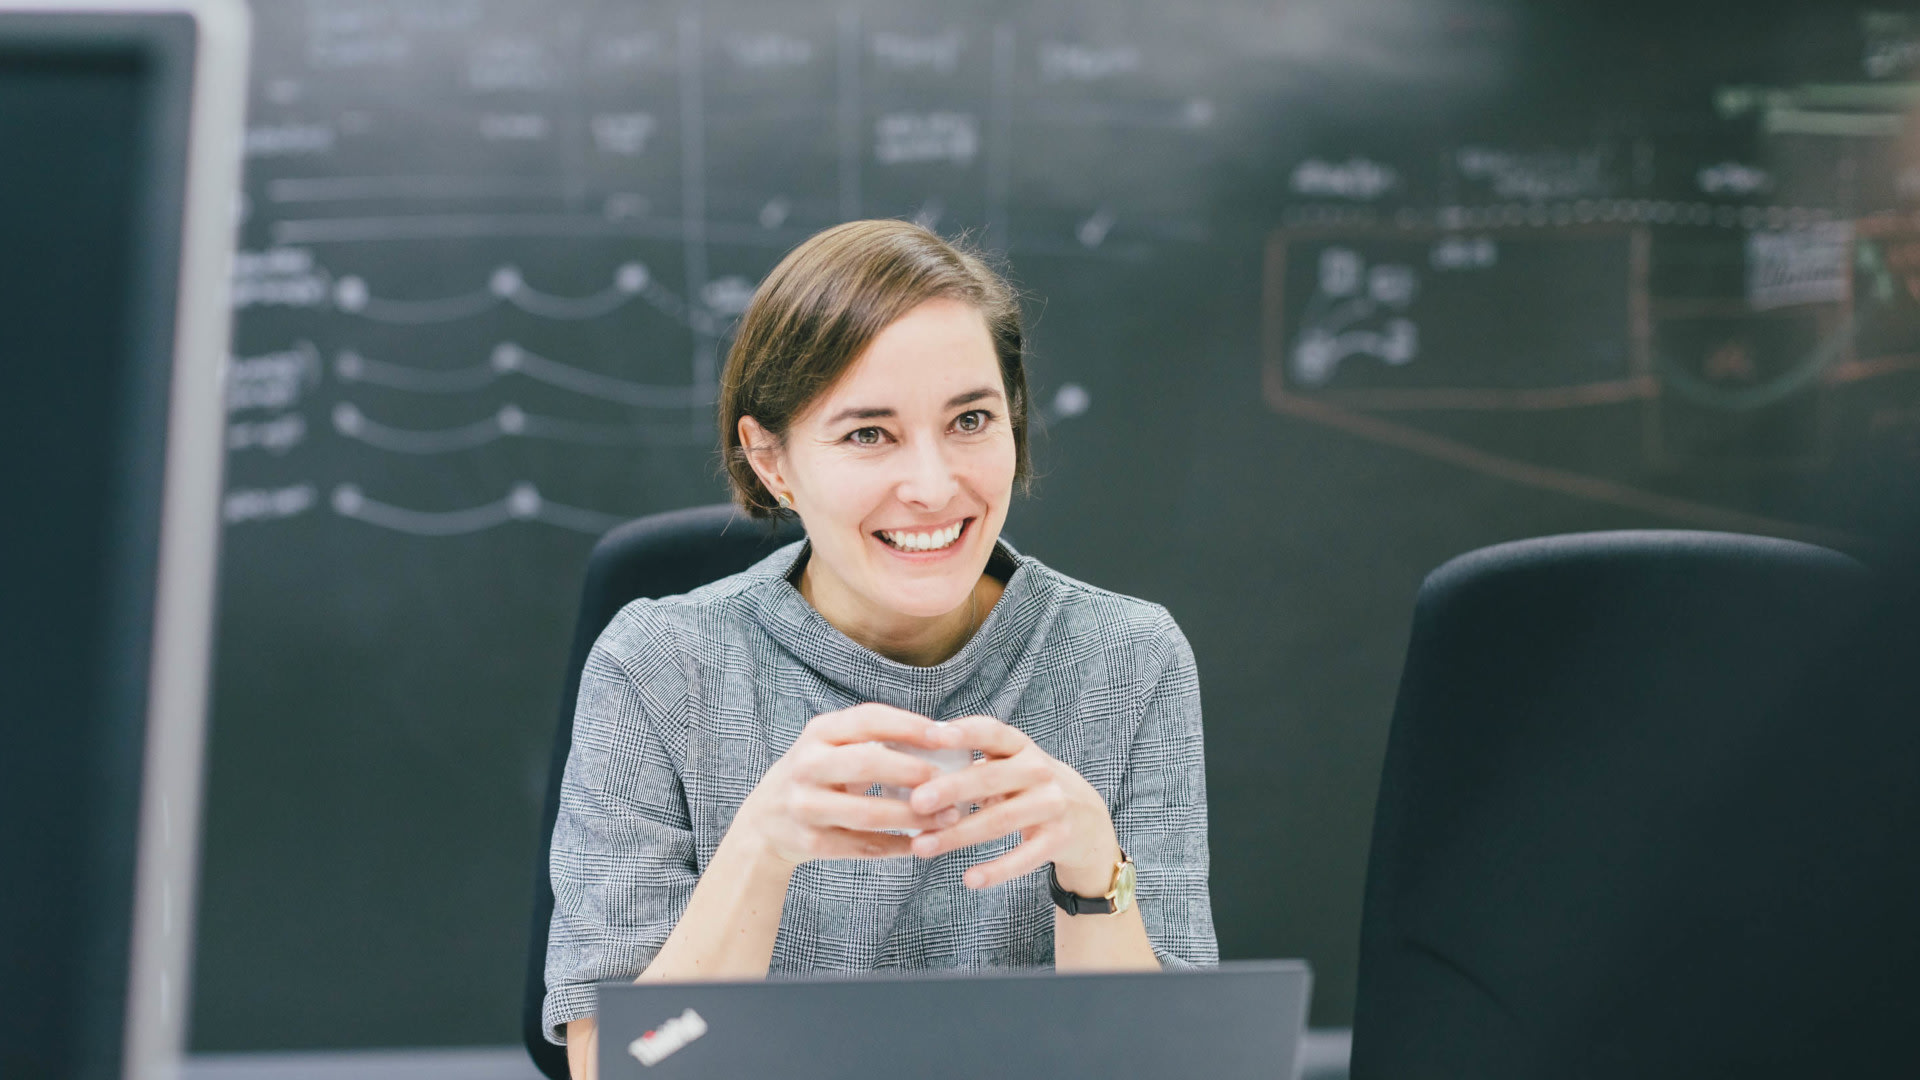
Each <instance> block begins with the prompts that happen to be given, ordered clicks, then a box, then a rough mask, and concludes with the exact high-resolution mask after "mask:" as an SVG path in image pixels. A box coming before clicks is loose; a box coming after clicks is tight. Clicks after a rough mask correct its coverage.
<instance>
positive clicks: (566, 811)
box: [544, 541, 1219, 1042]
mask: <svg viewBox="0 0 1920 1080" xmlns="http://www.w3.org/2000/svg"><path fill="white" fill-rule="evenodd" d="M807 550H808V549H807V547H806V542H805V541H800V542H797V543H794V544H791V545H789V546H787V547H784V548H782V549H780V550H779V551H776V552H774V553H773V554H771V555H769V556H767V557H766V558H765V559H763V560H761V561H760V562H759V563H757V564H755V565H754V566H753V567H751V568H749V569H747V570H745V571H742V572H741V573H738V574H735V575H733V576H732V577H728V578H723V579H721V580H720V581H716V582H714V583H713V584H711V585H707V586H705V587H703V588H700V589H696V590H694V591H693V592H690V593H687V594H686V595H684V596H673V597H667V598H665V599H660V600H636V601H634V602H633V603H631V604H628V605H627V606H626V607H625V608H623V609H622V610H621V611H620V613H619V615H617V616H616V617H615V618H614V620H613V622H612V623H611V624H609V625H608V626H607V629H606V630H605V631H604V632H603V633H602V634H601V635H600V639H599V641H597V642H596V643H595V644H594V647H593V651H592V653H591V654H590V655H589V656H588V657H587V664H586V669H585V671H584V672H583V674H582V675H581V678H580V697H579V704H578V708H577V711H576V713H575V718H574V731H573V751H572V754H571V755H570V756H569V757H568V758H567V765H566V773H565V775H564V778H563V779H562V781H561V788H560V813H559V817H558V819H557V820H556V821H555V822H554V827H553V856H552V863H551V867H550V870H551V874H552V879H553V899H554V905H553V924H552V928H551V936H550V937H549V938H548V942H547V968H546V982H547V1000H546V1008H545V1015H544V1019H545V1023H546V1030H547V1037H548V1038H549V1039H551V1040H553V1041H555V1042H562V1041H564V1035H565V1025H566V1023H567V1022H568V1021H570V1020H574V1019H577V1018H579V1017H582V1016H588V1015H591V1014H592V1013H593V1010H594V997H593V984H594V983H596V982H604V981H609V980H616V979H631V978H634V977H635V976H637V975H639V974H640V972H641V971H642V970H644V969H645V968H646V966H647V964H648V963H650V962H651V961H652V959H653V957H654V954H655V953H657V952H658V951H659V949H660V946H661V945H662V944H663V943H664V942H665V941H666V939H667V934H668V933H669V932H670V931H672V929H673V926H674V923H675V922H677V921H678V920H679V918H680V915H681V913H682V912H684V911H685V910H686V907H687V900H688V898H689V897H690V896H692V894H693V887H694V884H695V882H696V881H698V879H699V877H700V873H701V871H702V870H703V869H705V867H706V866H707V864H708V862H709V861H710V860H712V858H713V854H714V850H715V849H716V848H718V847H719V846H720V839H721V837H723V836H724V835H725V834H726V831H727V826H728V824H729V823H730V822H731V821H732V820H733V814H734V811H735V810H736V809H737V808H738V807H739V806H740V803H741V801H742V800H743V799H745V798H746V796H747V794H748V792H750V791H752V790H753V787H754V785H755V784H757V783H758V782H759V780H760V777H761V776H762V775H764V774H765V773H766V771H767V769H768V767H769V766H771V765H772V764H773V762H774V761H775V760H776V759H778V758H779V757H780V755H781V754H783V753H785V752H786V750H787V748H788V747H789V746H791V745H792V744H793V741H794V739H795V738H796V737H797V736H798V735H799V733H800V729H801V728H802V727H803V726H805V725H806V723H807V721H809V720H810V719H812V718H813V717H815V716H817V715H819V714H821V713H825V712H831V711H834V710H837V709H844V708H847V707H849V706H852V705H856V704H859V703H861V702H868V701H878V702H884V703H886V704H889V705H894V706H897V707H899V708H903V709H909V710H912V711H913V712H917V713H920V714H922V715H925V716H930V717H933V718H934V719H938V720H950V719H954V718H957V717H961V716H971V715H976V714H988V715H992V716H995V717H998V718H999V719H1000V720H1002V721H1004V722H1006V723H1008V724H1011V725H1013V726H1015V727H1017V728H1019V729H1020V730H1021V731H1024V732H1026V734H1027V735H1028V736H1029V737H1031V738H1032V739H1033V740H1034V741H1035V742H1036V743H1038V744H1039V745H1040V747H1041V748H1042V749H1044V750H1046V752H1047V753H1049V754H1051V755H1053V756H1054V757H1055V758H1057V759H1058V760H1060V761H1063V762H1065V763H1066V764H1068V765H1071V766H1072V767H1073V768H1074V769H1076V770H1078V771H1079V773H1080V775H1081V776H1084V777H1086V779H1087V780H1088V782H1089V783H1091V784H1092V785H1093V787H1094V788H1095V789H1096V790H1098V791H1099V792H1100V794H1101V795H1102V796H1104V797H1105V798H1106V801H1107V807H1108V809H1109V810H1110V811H1111V812H1112V815H1113V823H1114V827H1115V829H1116V830H1117V831H1118V833H1119V836H1120V845H1121V847H1123V848H1125V849H1126V852H1127V854H1128V855H1130V856H1132V858H1133V860H1134V865H1135V867H1136V869H1137V871H1138V875H1139V877H1138V886H1137V892H1136V896H1137V903H1138V904H1139V908H1140V915H1141V917H1142V918H1143V919H1144V920H1145V922H1146V927H1147V937H1148V939H1149V940H1150V941H1151V942H1152V944H1153V949H1154V952H1155V953H1157V954H1158V955H1159V957H1160V960H1161V963H1163V964H1165V965H1167V966H1172V967H1184V966H1189V965H1212V964H1215V963H1217V962H1218V960H1219V947H1218V946H1217V945H1216V943H1215V941H1214V935H1213V913H1212V908H1211V906H1210V903H1209V901H1208V897H1207V794H1206V775H1205V769H1204V763H1203V758H1202V753H1201V737H1200V684H1199V680H1198V677H1197V675H1196V673H1195V670H1194V663H1193V651H1192V650H1191V649H1190V648H1189V647H1188V645H1187V640H1186V638H1185V636H1183V635H1182V634H1181V633H1180V628H1179V627H1178V626H1176V625H1175V624H1174V621H1173V617H1172V616H1171V615H1169V614H1168V613H1167V611H1166V609H1165V608H1163V607H1160V606H1159V605H1157V604H1150V603H1147V602H1145V601H1142V600H1135V599H1133V598H1131V597H1126V596H1121V595H1118V594H1116V593H1111V592H1106V591H1104V590H1101V589H1096V588H1094V587H1092V586H1090V585H1087V584H1084V583H1082V582H1079V581H1076V580H1074V579H1073V578H1070V577H1067V576H1066V575H1065V574H1061V573H1059V572H1057V571H1055V570H1051V569H1049V568H1048V567H1046V566H1044V565H1042V564H1041V563H1040V561H1039V560H1037V559H1034V558H1033V557H1031V556H1027V555H1021V554H1018V553H1016V552H1014V551H1013V549H1012V548H1011V547H1009V546H1007V545H1005V544H1004V543H1003V544H1001V545H999V547H998V548H997V549H996V550H995V552H994V557H993V559H992V560H991V561H990V562H989V563H988V570H989V572H991V573H993V574H994V575H995V576H997V577H1000V578H1002V579H1003V580H1005V581H1006V591H1005V593H1004V594H1003V595H1002V596H1001V598H1000V600H999V602H998V603H996V604H995V605H994V606H993V609H992V610H991V611H990V612H989V613H988V615H987V618H986V621H985V622H984V623H983V624H982V625H981V627H980V629H979V630H978V631H977V632H976V633H975V634H974V636H973V638H972V640H970V641H968V642H967V644H966V645H965V646H963V647H962V648H961V650H960V651H959V652H958V653H956V654H954V655H953V656H952V657H950V658H949V659H947V660H945V661H942V662H941V663H939V664H935V665H933V666H932V667H916V666H912V665H908V664H901V663H896V662H894V661H892V660H889V659H887V658H886V657H883V656H881V655H879V654H878V653H875V652H873V651H872V650H870V649H867V648H865V647H864V646H861V645H859V644H857V643H855V642H854V641H853V640H852V639H850V638H848V637H847V636H846V635H845V634H842V633H841V632H840V631H839V630H837V629H835V628H834V627H833V626H832V625H831V624H829V623H828V622H827V621H826V619H824V618H823V617H821V615H820V613H819V612H817V611H815V610H814V609H813V607H812V605H810V604H808V603H807V601H806V600H805V599H804V598H803V597H802V596H801V595H800V592H799V590H798V589H796V588H795V587H794V586H793V584H792V583H791V581H790V575H791V574H792V572H793V570H794V569H795V568H796V567H797V566H798V565H799V564H800V560H801V559H803V558H805V557H806V553H807ZM1015 841H1016V838H1014V837H1008V838H1006V839H1003V840H999V841H995V842H993V843H988V844H981V845H978V846H976V847H972V848H966V849H963V850H960V851H955V852H949V853H947V854H945V855H941V856H939V857H937V858H933V859H926V860H922V859H915V858H912V857H903V858H891V859H846V860H828V861H817V862H810V863H806V864H804V865H802V866H801V867H800V868H799V869H798V870H796V871H795V872H794V875H793V881H792V884H791V886H790V887H789V888H788V891H787V899H786V908H785V911H784V912H783V914H782V915H781V920H780V931H779V934H778V936H777V937H776V939H775V941H774V946H773V962H772V967H771V971H770V974H772V975H773V976H775V977H778V976H780V975H799V974H809V973H816V972H817V973H825V972H866V971H887V970H895V971H897V970H916V969H918V970H924V969H963V970H965V969H983V968H1010V967H1033V966H1047V965H1051V964H1052V963H1053V901H1052V899H1051V898H1050V897H1049V896H1048V893H1047V871H1046V869H1045V868H1044V867H1043V868H1041V869H1040V870H1037V871H1035V872H1034V873H1031V874H1027V875H1026V876H1024V877H1021V878H1018V879H1016V880H1014V881H1010V882H1007V883H1005V884H1003V885H999V886H996V887H994V888H990V889H984V890H973V889H968V888H967V887H966V886H964V885H962V884H961V881H960V877H961V874H962V873H963V872H964V871H965V870H966V868H967V867H969V866H972V865H975V864H977V863H981V862H985V861H986V860H988V859H991V858H993V857H995V856H997V855H1000V854H1002V853H1004V852H1006V851H1008V850H1011V848H1012V847H1013V845H1014V843H1015Z"/></svg>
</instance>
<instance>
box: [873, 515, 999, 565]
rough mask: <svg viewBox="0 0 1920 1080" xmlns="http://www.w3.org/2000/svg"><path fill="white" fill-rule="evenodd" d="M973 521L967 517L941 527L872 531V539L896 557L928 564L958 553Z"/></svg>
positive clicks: (925, 526) (930, 526)
mask: <svg viewBox="0 0 1920 1080" xmlns="http://www.w3.org/2000/svg"><path fill="white" fill-rule="evenodd" d="M974 520H975V519H974V518H970V517H969V518H961V519H959V520H958V521H952V522H948V523H946V524H944V525H923V526H913V527H907V528H900V529H875V530H874V531H873V537H874V538H875V539H876V540H879V541H880V546H881V547H883V548H886V549H887V551H888V552H890V553H891V554H893V555H895V556H898V557H900V558H903V559H911V560H912V561H914V562H929V561H932V560H935V559H940V558H944V557H946V556H949V555H953V554H955V553H957V552H958V551H960V549H961V544H960V538H961V537H962V536H965V535H966V534H967V530H968V529H969V528H971V527H972V525H973V522H974Z"/></svg>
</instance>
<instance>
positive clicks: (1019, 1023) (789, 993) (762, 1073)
mask: <svg viewBox="0 0 1920 1080" xmlns="http://www.w3.org/2000/svg"><path fill="white" fill-rule="evenodd" d="M1312 983H1313V976H1312V974H1311V972H1310V971H1309V970H1308V968H1307V965H1306V964H1305V963H1303V962H1301V961H1297V960H1258V961H1242V962H1234V963H1227V964H1223V965H1221V966H1220V967H1218V968H1210V969H1203V970H1190V971H1159V972H1138V973H1127V974H1112V975H1056V974H1054V973H1052V972H1050V971H1049V972H1039V971H1037V972H1003V973H995V974H985V975H983V974H965V975H961V974H942V975H910V976H867V977H859V978H851V977H836V978H827V979H819V978H814V979H780V980H771V981H767V982H746V983H717V982H715V983H604V984H602V985H601V986H600V1077H601V1080H628V1078H634V1077H644V1078H646V1080H655V1078H659V1080H675V1078H694V1077H700V1078H706V1077H727V1078H729V1080H732V1078H737V1077H747V1078H757V1077H768V1078H773V1077H778V1078H779V1080H828V1078H834V1080H838V1078H841V1077H849V1076H868V1077H901V1078H903V1080H905V1078H914V1080H918V1078H922V1077H929V1078H930V1077H949V1076H951V1077H968V1078H978V1077H995V1078H1006V1080H1028V1078H1031V1080H1043V1078H1044V1080H1075V1078H1078V1077H1098V1078H1100V1080H1108V1078H1112V1077H1130V1076H1206V1077H1209V1078H1211V1080H1236V1078H1240V1077H1260V1078H1261V1080H1274V1078H1276V1077H1279V1078H1290V1077H1292V1076H1293V1074H1294V1064H1295V1058H1296V1056H1297V1054H1298V1053H1299V1047H1300V1035H1301V1032H1302V1030H1303V1029H1304V1028H1305V1026H1306V1020H1307V999H1308V996H1309V994H1310V993H1311V990H1312Z"/></svg>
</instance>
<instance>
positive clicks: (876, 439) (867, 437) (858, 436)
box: [847, 427, 880, 446]
mask: <svg viewBox="0 0 1920 1080" xmlns="http://www.w3.org/2000/svg"><path fill="white" fill-rule="evenodd" d="M847 438H848V439H850V440H852V441H853V442H854V443H856V444H858V445H860V446H878V445H879V444H880V429H879V428H877V427H863V428H860V429H859V430H857V431H854V432H852V433H851V434H849V435H848V436H847Z"/></svg>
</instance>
